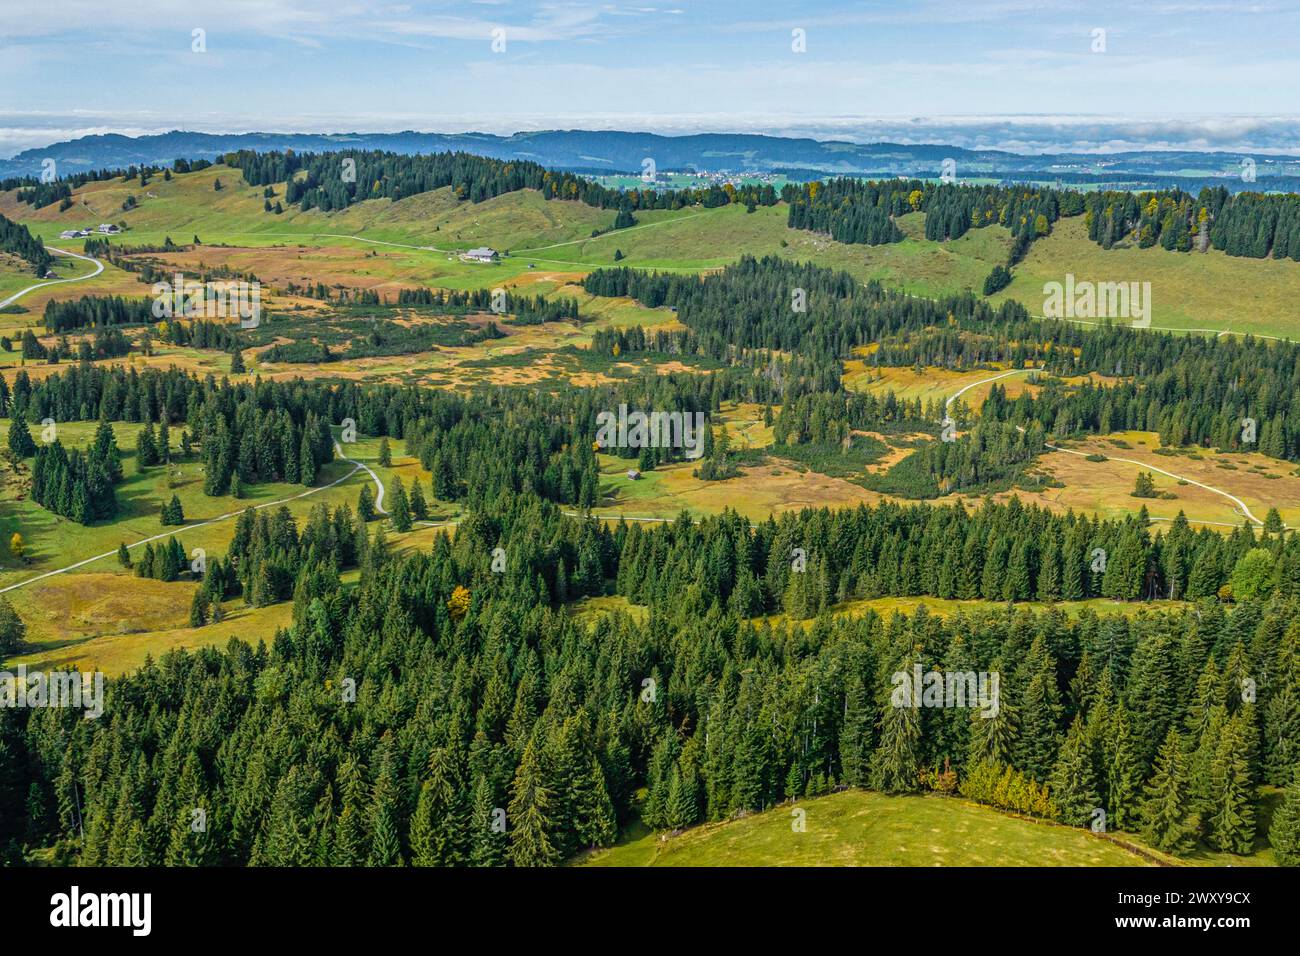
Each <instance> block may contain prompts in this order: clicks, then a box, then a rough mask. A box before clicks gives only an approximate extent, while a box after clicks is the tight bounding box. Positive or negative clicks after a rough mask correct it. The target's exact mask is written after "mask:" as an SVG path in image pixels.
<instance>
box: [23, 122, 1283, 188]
mask: <svg viewBox="0 0 1300 956" xmlns="http://www.w3.org/2000/svg"><path fill="white" fill-rule="evenodd" d="M237 149H255V150H259V151H269V150H284V149H293V150H296V151H299V152H327V151H337V150H344V149H364V150H370V149H377V150H390V151H392V152H396V153H429V152H443V151H448V150H453V151H455V150H460V151H464V152H469V153H475V154H478V155H480V156H489V157H492V158H495V159H506V160H509V159H520V160H532V161H534V162H538V163H541V164H542V165H544V166H548V167H553V168H557V169H567V170H573V171H579V172H583V173H588V174H592V173H599V172H607V173H639V172H640V171H641V170H642V163H643V161H644V160H645V159H646V158H650V159H653V160H654V163H655V166H656V167H657V168H658V169H659V170H660V171H685V170H695V171H698V172H717V171H732V172H740V171H748V172H755V173H771V172H784V173H787V174H791V175H793V176H795V177H796V178H808V177H812V176H825V175H863V174H877V175H882V176H883V175H914V176H922V177H933V176H937V175H938V174H939V172H940V171H941V168H942V165H943V162H944V160H952V161H953V162H954V163H955V164H956V175H957V176H958V177H960V178H962V179H970V178H976V177H988V178H991V179H1002V180H1006V179H1012V180H1017V179H1026V178H1029V177H1031V176H1032V177H1034V178H1041V179H1049V178H1060V179H1062V181H1065V182H1114V183H1117V184H1126V185H1131V184H1133V183H1134V182H1141V183H1142V184H1144V185H1156V186H1158V185H1183V186H1184V188H1188V187H1189V186H1190V185H1192V184H1194V183H1199V182H1205V181H1220V180H1222V181H1223V183H1224V185H1227V186H1229V187H1230V188H1242V184H1243V182H1247V181H1246V180H1243V178H1242V177H1241V176H1240V175H1239V173H1240V165H1241V163H1242V161H1243V158H1244V157H1242V156H1241V155H1238V154H1235V153H1222V152H1212V153H1199V152H1191V151H1185V150H1179V151H1139V152H1125V153H1110V154H1104V155H1098V154H1091V153H1088V154H1084V153H1065V154H1062V153H1057V154H1050V155H1026V154H1019V153H1013V152H1007V151H1004V150H972V149H966V148H963V147H959V146H950V145H944V144H942V143H935V144H923V145H903V144H898V143H870V144H860V143H851V142H847V141H844V140H816V139H810V138H798V137H785V136H770V135H765V134H757V133H696V134H690V135H682V136H666V135H661V134H658V133H642V132H623V131H616V130H544V131H539V132H521V133H514V134H512V135H510V136H500V135H496V134H492V133H475V132H467V133H422V132H416V131H413V130H408V131H404V132H400V133H263V132H249V133H199V132H186V131H182V130H174V131H172V132H169V133H159V134H153V135H147V136H124V135H121V134H116V133H109V134H102V135H94V136H83V137H79V138H77V139H74V140H69V141H67V142H62V143H54V144H52V145H50V146H47V147H42V148H39V149H29V150H25V151H24V152H22V153H19V154H18V155H17V156H15V157H14V158H13V159H8V160H0V178H5V177H15V176H29V175H38V174H39V173H40V171H41V168H42V162H43V161H44V160H46V159H53V160H55V162H56V164H57V170H58V173H59V175H60V176H67V175H73V174H75V173H78V172H86V171H90V170H95V169H116V168H125V167H127V166H131V165H140V164H150V165H164V164H170V163H172V162H173V161H174V160H176V159H178V158H182V157H183V158H186V159H212V158H214V157H216V156H218V155H220V154H222V153H226V152H230V151H232V150H237ZM1255 162H1256V167H1255V171H1256V173H1257V176H1258V178H1259V179H1267V180H1268V181H1269V184H1268V186H1267V187H1259V188H1271V189H1292V188H1295V185H1294V183H1290V182H1288V181H1291V180H1294V181H1296V182H1300V157H1279V156H1260V157H1258V158H1257V160H1256V161H1255Z"/></svg>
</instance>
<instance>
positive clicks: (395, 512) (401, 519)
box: [388, 478, 411, 531]
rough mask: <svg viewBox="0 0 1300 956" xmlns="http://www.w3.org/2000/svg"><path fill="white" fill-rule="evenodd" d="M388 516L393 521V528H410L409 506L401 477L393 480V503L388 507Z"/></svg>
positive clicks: (407, 529)
mask: <svg viewBox="0 0 1300 956" xmlns="http://www.w3.org/2000/svg"><path fill="white" fill-rule="evenodd" d="M388 517H389V518H390V519H391V520H392V522H393V530H395V531H410V530H411V508H410V505H409V504H408V503H407V500H406V489H405V488H404V487H402V479H401V478H395V479H394V480H393V504H392V506H391V507H390V508H389V509H388Z"/></svg>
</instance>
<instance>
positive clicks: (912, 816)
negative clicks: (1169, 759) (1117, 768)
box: [583, 790, 1155, 867]
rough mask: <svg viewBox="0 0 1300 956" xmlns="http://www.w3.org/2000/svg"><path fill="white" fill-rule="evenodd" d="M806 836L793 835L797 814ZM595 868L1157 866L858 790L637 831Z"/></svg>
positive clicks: (1062, 830) (1048, 832)
mask: <svg viewBox="0 0 1300 956" xmlns="http://www.w3.org/2000/svg"><path fill="white" fill-rule="evenodd" d="M796 808H797V809H800V810H802V811H804V813H805V814H806V816H805V823H806V829H805V831H804V832H802V833H799V832H795V830H794V829H793V827H792V823H793V822H794V816H793V815H792V812H793V810H794V809H796ZM583 862H584V863H585V864H586V865H590V866H723V867H726V866H1152V865H1155V864H1153V863H1152V861H1150V860H1147V859H1145V858H1143V857H1142V856H1139V855H1138V854H1137V853H1134V852H1132V851H1130V850H1128V849H1126V848H1125V847H1123V846H1121V845H1120V844H1118V843H1115V842H1113V841H1111V840H1107V839H1104V838H1102V837H1098V836H1095V835H1093V834H1092V833H1089V832H1087V831H1084V830H1078V829H1074V828H1070V827H1060V826H1053V825H1051V824H1046V823H1039V822H1035V821H1032V820H1027V819H1022V818H1019V817H1013V816H1010V815H1007V814H1003V813H1000V812H998V811H996V810H992V809H990V808H988V807H983V806H979V805H977V804H973V803H969V802H967V801H965V800H960V799H956V798H945V797H936V796H913V797H890V796H885V795H883V794H879V793H868V792H863V791H858V790H850V791H845V792H843V793H837V794H832V795H830V796H825V797H818V798H814V799H808V800H802V801H799V802H798V803H796V804H793V805H785V804H783V805H782V806H780V807H776V808H774V809H772V810H769V811H767V812H765V813H759V814H755V815H753V816H749V817H745V818H743V819H740V820H734V821H730V822H727V823H711V824H705V825H704V826H699V827H695V828H693V829H690V830H686V831H684V832H683V833H680V834H679V835H677V836H672V837H663V838H661V836H660V835H659V834H657V833H652V832H649V831H646V830H644V829H643V828H637V829H634V830H632V831H631V832H630V833H629V834H628V835H627V837H626V838H625V839H624V841H623V842H620V843H619V845H617V846H615V847H612V848H611V849H608V850H604V851H601V852H598V853H596V854H593V855H592V856H591V857H589V858H587V859H585V860H584V861H583Z"/></svg>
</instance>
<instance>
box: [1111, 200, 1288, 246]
mask: <svg viewBox="0 0 1300 956" xmlns="http://www.w3.org/2000/svg"><path fill="white" fill-rule="evenodd" d="M1085 203H1086V207H1087V213H1086V216H1087V218H1086V222H1087V225H1088V238H1089V239H1092V240H1093V241H1094V242H1096V243H1098V244H1099V245H1101V247H1102V248H1104V249H1109V248H1111V247H1112V246H1113V245H1115V243H1117V242H1122V241H1133V242H1136V243H1137V245H1138V246H1139V247H1141V248H1146V247H1149V246H1154V245H1156V244H1159V245H1160V246H1161V247H1162V248H1164V249H1168V250H1171V251H1175V252H1190V251H1191V250H1192V249H1196V250H1198V251H1200V252H1204V251H1206V250H1207V249H1209V248H1215V249H1221V250H1223V251H1224V252H1225V253H1227V254H1228V255H1230V256H1246V257H1249V258H1253V259H1264V258H1267V257H1270V256H1271V257H1272V258H1274V259H1295V260H1300V196H1297V195H1295V194H1294V193H1277V194H1274V193H1267V194H1266V193H1258V192H1238V193H1230V192H1229V191H1228V190H1227V189H1225V188H1224V187H1222V186H1218V187H1206V188H1205V189H1202V190H1201V191H1200V193H1199V194H1198V195H1197V196H1195V197H1193V196H1192V195H1191V194H1190V193H1187V192H1184V191H1183V190H1181V189H1171V190H1160V191H1157V192H1154V193H1141V194H1135V193H1128V192H1111V191H1102V192H1093V193H1089V194H1088V197H1087V199H1086V200H1085Z"/></svg>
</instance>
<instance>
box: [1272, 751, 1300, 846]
mask: <svg viewBox="0 0 1300 956" xmlns="http://www.w3.org/2000/svg"><path fill="white" fill-rule="evenodd" d="M1268 842H1269V845H1270V846H1272V847H1273V859H1274V860H1276V861H1277V864H1278V865H1279V866H1300V771H1298V772H1297V774H1296V779H1295V781H1294V782H1292V784H1291V785H1290V786H1289V787H1287V788H1286V792H1285V793H1284V794H1283V795H1282V805H1281V806H1279V807H1278V808H1277V810H1276V811H1274V813H1273V824H1272V826H1270V827H1269V830H1268Z"/></svg>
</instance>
